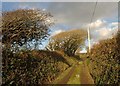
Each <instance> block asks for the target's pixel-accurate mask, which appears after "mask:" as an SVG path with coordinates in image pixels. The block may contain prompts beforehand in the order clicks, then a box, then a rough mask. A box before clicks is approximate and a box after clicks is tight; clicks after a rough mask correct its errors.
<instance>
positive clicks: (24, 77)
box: [2, 50, 69, 86]
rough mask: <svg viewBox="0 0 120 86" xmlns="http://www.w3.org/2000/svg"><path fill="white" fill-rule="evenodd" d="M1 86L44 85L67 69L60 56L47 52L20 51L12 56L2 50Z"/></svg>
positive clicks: (64, 61)
mask: <svg viewBox="0 0 120 86" xmlns="http://www.w3.org/2000/svg"><path fill="white" fill-rule="evenodd" d="M2 53H3V54H2V56H3V61H2V63H3V68H2V78H3V81H2V82H3V85H10V84H16V85H21V86H22V85H27V84H30V85H37V84H46V83H49V82H51V81H52V80H54V79H55V77H56V76H57V75H58V74H59V73H61V72H62V71H64V70H65V69H66V68H67V67H69V66H68V65H69V64H68V62H67V61H66V60H65V59H64V57H63V56H62V55H61V54H58V53H56V52H49V51H42V50H41V51H35V50H33V51H21V52H19V53H16V54H13V53H12V52H6V50H3V52H2Z"/></svg>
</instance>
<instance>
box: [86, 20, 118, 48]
mask: <svg viewBox="0 0 120 86" xmlns="http://www.w3.org/2000/svg"><path fill="white" fill-rule="evenodd" d="M87 26H88V25H87ZM117 31H118V22H111V23H109V22H107V21H105V20H100V19H99V20H97V21H95V22H93V23H92V25H91V28H90V34H91V46H92V45H93V44H96V43H98V42H99V41H100V40H104V39H108V38H112V37H113V36H114V35H115V34H116V33H117ZM86 45H87V46H88V42H87V43H86Z"/></svg>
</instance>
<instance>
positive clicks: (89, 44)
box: [88, 28, 91, 53]
mask: <svg viewBox="0 0 120 86" xmlns="http://www.w3.org/2000/svg"><path fill="white" fill-rule="evenodd" d="M88 48H89V53H90V48H91V43H90V28H88Z"/></svg>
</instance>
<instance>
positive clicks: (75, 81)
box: [67, 65, 80, 84]
mask: <svg viewBox="0 0 120 86" xmlns="http://www.w3.org/2000/svg"><path fill="white" fill-rule="evenodd" d="M67 84H80V65H76V69H75V71H74V73H73V74H72V75H71V78H70V79H69V81H68V83H67Z"/></svg>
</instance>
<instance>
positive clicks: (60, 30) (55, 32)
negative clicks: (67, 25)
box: [51, 29, 64, 36]
mask: <svg viewBox="0 0 120 86" xmlns="http://www.w3.org/2000/svg"><path fill="white" fill-rule="evenodd" d="M61 32H64V30H62V29H59V30H56V31H54V32H52V34H51V36H54V35H56V34H59V33H61Z"/></svg>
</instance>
